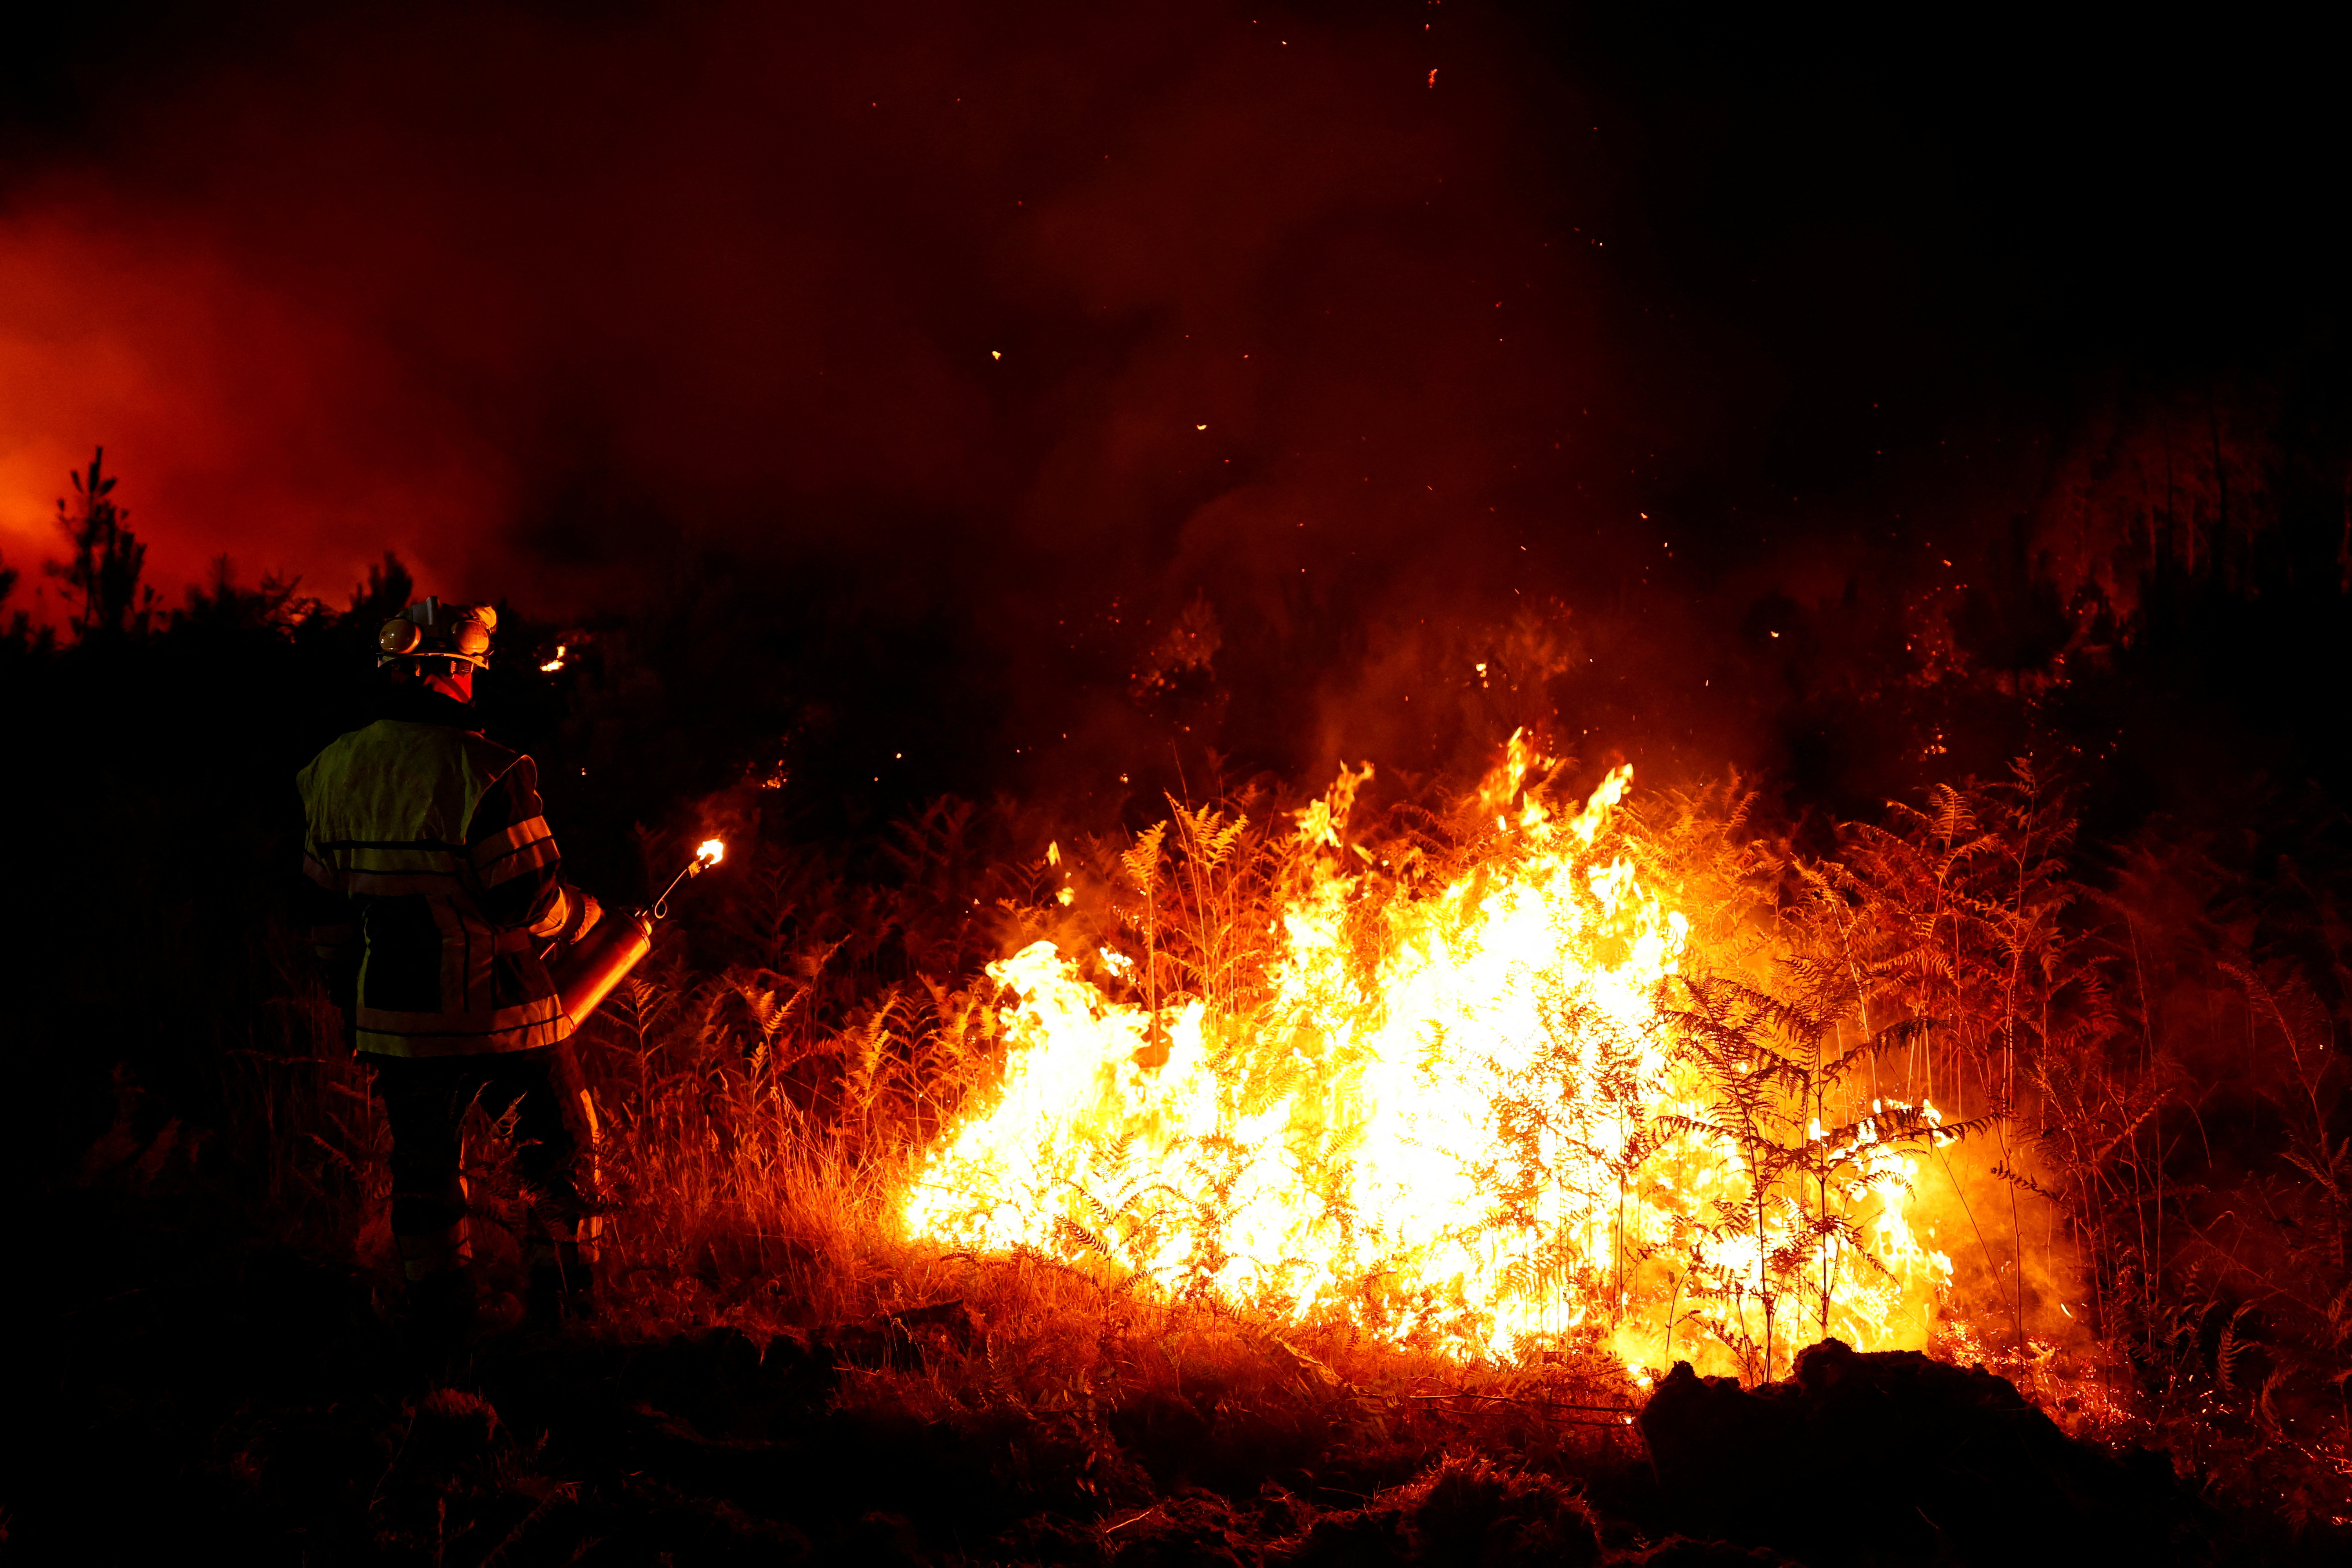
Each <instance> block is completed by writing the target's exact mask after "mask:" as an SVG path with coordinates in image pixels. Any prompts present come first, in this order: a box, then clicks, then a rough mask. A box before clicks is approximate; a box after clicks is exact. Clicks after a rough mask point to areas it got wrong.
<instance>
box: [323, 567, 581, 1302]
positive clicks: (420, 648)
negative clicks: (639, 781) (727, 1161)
mask: <svg viewBox="0 0 2352 1568" xmlns="http://www.w3.org/2000/svg"><path fill="white" fill-rule="evenodd" d="M497 629H498V613H497V611H495V610H493V609H491V608H489V607H488V606H487V605H479V606H467V605H444V604H442V603H440V601H438V600H437V599H431V598H427V599H424V600H421V601H419V602H418V603H416V604H414V605H409V606H408V608H407V610H406V611H405V612H404V613H403V614H401V615H399V616H394V617H393V618H392V619H390V620H388V621H386V622H385V623H384V625H383V630H382V632H381V633H380V634H379V637H378V647H379V649H380V652H379V654H378V657H377V659H376V663H377V667H378V668H379V670H380V671H381V672H382V674H383V702H382V707H381V712H382V714H383V717H381V718H379V719H378V720H377V721H375V722H374V723H373V724H370V725H368V726H367V727H366V728H365V729H362V730H355V731H352V732H350V733H349V734H346V735H343V736H341V737H340V738H339V739H338V740H336V741H335V742H334V743H333V744H331V745H330V746H329V747H328V748H327V749H326V750H325V751H323V752H320V753H319V754H318V756H316V757H315V758H313V759H312V760H311V762H310V766H308V767H306V768H304V769H303V770H302V772H301V773H300V775H299V779H298V781H297V782H298V783H299V786H300V789H301V794H302V806H303V812H304V816H305V818H306V829H307V830H306V832H305V835H304V841H303V859H302V869H303V873H304V877H305V882H304V884H303V896H304V898H305V899H306V900H307V901H308V904H309V910H308V913H309V922H308V923H309V925H310V938H311V942H312V945H313V948H314V950H315V951H316V952H318V954H319V956H320V958H321V959H322V960H323V961H324V962H325V963H327V964H328V966H329V971H330V973H331V974H332V975H333V976H334V977H335V981H336V991H337V1000H338V1002H339V1004H341V1005H342V1007H343V1009H344V1015H343V1016H344V1022H345V1028H346V1034H347V1037H348V1038H349V1039H350V1041H351V1043H352V1045H354V1046H355V1047H357V1049H358V1050H359V1051H360V1052H361V1054H362V1057H363V1058H364V1059H365V1060H366V1061H367V1062H368V1063H369V1065H370V1066H371V1067H373V1068H374V1071H375V1083H376V1092H377V1093H378V1095H379V1096H380V1097H381V1098H382V1100H383V1107H384V1111H385V1115H386V1118H387V1120H389V1121H390V1122H391V1124H392V1187H393V1193H392V1234H393V1238H394V1242H395V1243H396V1244H397V1245H398V1247H399V1252H400V1260H401V1267H402V1269H403V1272H404V1274H405V1276H406V1313H407V1316H408V1319H409V1321H410V1322H411V1323H412V1325H413V1326H414V1327H415V1329H416V1330H417V1331H418V1332H419V1333H420V1334H422V1335H424V1336H425V1337H427V1338H431V1339H444V1338H450V1337H462V1336H463V1334H464V1333H465V1332H466V1331H467V1330H468V1329H469V1328H470V1327H472V1326H473V1324H474V1322H475V1318H476V1312H477V1303H476V1293H475V1287H474V1282H473V1279H472V1277H471V1274H470V1271H469V1268H468V1265H469V1264H470V1262H471V1258H472V1248H471V1245H470V1236H469V1233H468V1229H467V1207H466V1195H467V1194H466V1181H465V1176H464V1173H463V1172H462V1171H461V1170H460V1168H459V1133H458V1127H459V1123H460V1121H462V1119H463V1118H464V1116H465V1114H466V1110H467V1107H468V1106H470V1105H472V1104H474V1103H476V1102H479V1104H480V1105H481V1108H482V1110H484V1112H485V1113H487V1114H488V1116H489V1117H490V1118H491V1119H492V1120H493V1121H496V1120H497V1119H499V1118H501V1117H504V1116H505V1115H507V1114H508V1113H509V1111H511V1112H512V1113H513V1114H514V1118H515V1123H514V1126H515V1131H514V1140H515V1149H516V1165H517V1169H518V1174H519V1175H520V1179H521V1183H522V1185H523V1187H524V1191H525V1195H526V1200H527V1202H526V1212H527V1215H528V1223H529V1232H528V1257H529V1259H530V1284H529V1291H528V1296H527V1298H526V1300H527V1303H528V1306H529V1309H530V1313H531V1316H532V1318H533V1319H534V1320H535V1321H540V1322H542V1323H549V1324H551V1323H553V1322H555V1321H561V1320H562V1319H563V1318H565V1317H571V1316H584V1315H586V1314H587V1313H588V1312H589V1311H590V1310H593V1295H592V1291H593V1283H594V1272H595V1262H596V1234H597V1219H596V1215H595V1214H594V1213H593V1210H592V1208H591V1206H590V1202H589V1200H590V1196H591V1191H592V1189H593V1149H594V1137H595V1125H594V1110H593V1105H592V1103H591V1102H590V1100H588V1097H587V1095H586V1093H585V1091H584V1089H583V1086H582V1084H581V1081H580V1078H579V1073H578V1068H577V1067H576V1064H575V1063H574V1061H573V1058H572V1050H571V1047H569V1045H567V1044H566V1041H567V1038H568V1037H569V1036H570V1034H571V1032H572V1020H571V1019H569V1018H568V1017H566V1016H565V1015H564V1011H563V1006H562V1002H561V1001H560V1000H559V998H558V996H557V993H556V986H555V984H554V983H553V981H552V980H551V978H550V976H549V974H548V971H547V967H546V964H545V963H543V962H542V958H543V955H544V954H546V953H549V952H552V951H553V949H554V946H555V944H556V943H559V942H576V941H578V940H579V939H580V938H581V937H582V936H583V935H584V934H585V933H586V932H587V931H588V930H589V928H590V927H591V926H593V925H594V924H595V922H596V921H597V919H598V917H599V915H600V913H601V911H600V910H599V909H598V908H597V905H596V900H593V899H592V898H590V897H588V896H587V895H585V894H583V893H582V892H581V891H580V890H579V889H575V888H572V887H568V886H566V885H565V884H564V882H563V880H562V876H561V871H562V860H561V858H559V857H558V855H557V853H556V847H555V838H554V836H553V835H552V834H551V832H550V831H549V829H548V826H547V819H546V817H545V816H542V815H541V807H540V797H539V773H538V769H537V767H536V765H535V764H534V763H532V762H531V760H530V758H529V757H527V756H524V755H522V754H521V753H520V752H511V751H509V750H507V749H506V748H505V747H503V746H500V745H498V744H496V743H494V742H490V741H488V740H485V739H483V737H482V733H481V727H480V723H479V721H478V719H477V718H476V717H475V714H474V710H473V707H472V704H473V700H474V677H475V674H476V672H477V671H478V670H480V669H483V668H488V662H489V650H490V638H491V636H492V634H493V633H494V632H496V630H497Z"/></svg>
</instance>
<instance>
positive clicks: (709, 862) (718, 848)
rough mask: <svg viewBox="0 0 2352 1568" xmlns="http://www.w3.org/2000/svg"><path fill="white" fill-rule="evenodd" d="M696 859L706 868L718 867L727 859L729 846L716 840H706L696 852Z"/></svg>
mask: <svg viewBox="0 0 2352 1568" xmlns="http://www.w3.org/2000/svg"><path fill="white" fill-rule="evenodd" d="M694 858H696V859H697V860H698V861H700V862H701V863H702V864H703V865H705V866H716V865H718V864H719V861H721V860H724V859H725V858H727V846H726V845H724V844H721V843H720V842H719V840H718V839H716V838H706V839H704V840H703V841H702V845H701V847H699V848H698V849H696V850H695V852H694Z"/></svg>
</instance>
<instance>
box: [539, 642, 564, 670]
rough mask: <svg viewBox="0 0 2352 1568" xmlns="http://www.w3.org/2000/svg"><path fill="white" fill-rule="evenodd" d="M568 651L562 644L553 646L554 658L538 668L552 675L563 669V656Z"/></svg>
mask: <svg viewBox="0 0 2352 1568" xmlns="http://www.w3.org/2000/svg"><path fill="white" fill-rule="evenodd" d="M568 651H569V650H568V649H567V648H565V647H564V646H563V645H562V643H557V644H556V645H555V657H554V658H551V659H549V660H548V661H547V662H546V663H545V664H542V665H541V666H540V667H539V668H541V671H543V672H544V673H546V674H549V675H553V674H554V673H555V672H556V671H557V670H559V669H562V668H563V656H564V654H565V653H566V652H568Z"/></svg>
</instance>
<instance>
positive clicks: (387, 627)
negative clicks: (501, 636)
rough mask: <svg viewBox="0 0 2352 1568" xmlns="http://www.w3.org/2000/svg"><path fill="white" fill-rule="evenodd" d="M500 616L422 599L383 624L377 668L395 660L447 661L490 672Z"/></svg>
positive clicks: (477, 607) (487, 610)
mask: <svg viewBox="0 0 2352 1568" xmlns="http://www.w3.org/2000/svg"><path fill="white" fill-rule="evenodd" d="M498 629H499V613H498V611H496V610H495V609H492V608H491V607H490V606H489V605H445V604H443V603H442V602H441V601H440V600H438V599H434V598H426V599H419V600H417V601H416V603H415V604H413V605H409V606H408V608H406V609H404V610H403V611H401V612H400V614H398V615H396V616H393V617H392V619H390V620H388V621H386V622H384V623H383V629H382V630H380V631H378V632H377V633H376V635H375V646H376V658H375V662H376V665H377V668H382V667H383V666H384V665H387V664H391V663H393V662H394V660H396V659H404V658H405V659H419V660H423V659H436V658H437V659H446V660H448V661H450V662H451V663H452V664H470V665H472V666H474V667H475V668H478V669H487V668H489V663H490V634H491V633H492V632H495V631H497V630H498Z"/></svg>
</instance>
